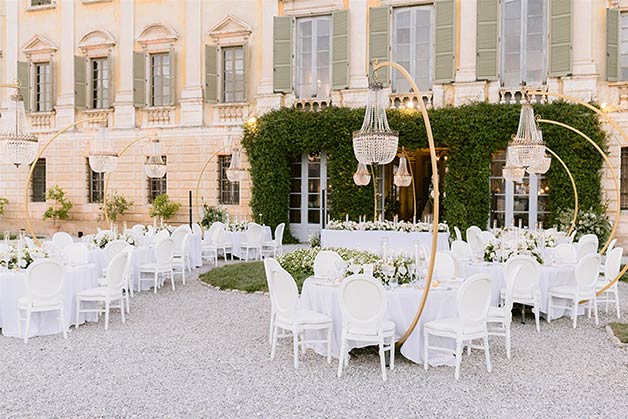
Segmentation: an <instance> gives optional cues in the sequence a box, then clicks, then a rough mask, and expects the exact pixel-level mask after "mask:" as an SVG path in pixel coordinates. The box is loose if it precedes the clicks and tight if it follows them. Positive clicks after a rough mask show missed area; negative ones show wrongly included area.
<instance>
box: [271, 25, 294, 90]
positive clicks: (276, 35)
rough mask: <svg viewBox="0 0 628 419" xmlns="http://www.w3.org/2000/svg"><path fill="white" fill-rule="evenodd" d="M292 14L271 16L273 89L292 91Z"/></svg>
mask: <svg viewBox="0 0 628 419" xmlns="http://www.w3.org/2000/svg"><path fill="white" fill-rule="evenodd" d="M293 21H294V18H293V17H292V16H275V17H274V18H273V91H274V92H276V93H290V92H291V91H292V78H293V74H292V58H293V57H292V48H293V45H292V30H293Z"/></svg>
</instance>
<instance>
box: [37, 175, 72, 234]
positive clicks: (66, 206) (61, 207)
mask: <svg viewBox="0 0 628 419" xmlns="http://www.w3.org/2000/svg"><path fill="white" fill-rule="evenodd" d="M46 200H48V201H52V205H51V206H49V207H48V209H47V210H46V212H44V215H43V216H42V217H41V218H42V219H43V220H44V221H46V220H49V219H52V229H51V230H56V231H59V226H58V225H57V220H67V219H68V218H70V214H69V212H70V209H71V208H72V203H71V202H70V201H68V199H67V198H66V197H65V191H64V190H63V189H61V188H60V187H59V185H55V186H54V187H53V188H52V189H50V190H48V192H47V193H46Z"/></svg>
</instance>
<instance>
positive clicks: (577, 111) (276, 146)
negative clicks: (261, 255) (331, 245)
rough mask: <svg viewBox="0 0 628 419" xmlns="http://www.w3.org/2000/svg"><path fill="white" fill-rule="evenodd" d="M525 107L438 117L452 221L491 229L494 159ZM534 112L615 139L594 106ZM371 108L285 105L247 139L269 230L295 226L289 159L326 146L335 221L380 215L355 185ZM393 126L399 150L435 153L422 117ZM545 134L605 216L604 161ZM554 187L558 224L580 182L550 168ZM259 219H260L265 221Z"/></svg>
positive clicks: (402, 118) (435, 125)
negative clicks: (358, 138) (356, 147)
mask: <svg viewBox="0 0 628 419" xmlns="http://www.w3.org/2000/svg"><path fill="white" fill-rule="evenodd" d="M519 111H520V106H519V105H514V104H513V105H499V104H487V103H478V104H471V105H465V106H459V107H447V108H439V109H433V110H430V111H429V116H430V121H431V126H432V132H433V134H434V140H435V142H436V146H437V147H446V148H447V149H448V155H449V160H448V165H447V173H446V175H445V179H444V183H445V186H444V191H445V197H444V202H443V207H444V214H443V217H442V218H443V219H445V220H446V221H447V222H448V223H449V224H450V225H457V226H460V227H461V228H466V227H468V226H470V225H479V226H483V225H485V224H486V222H487V219H488V217H489V211H490V185H489V181H488V179H489V176H490V162H491V158H492V154H493V153H495V152H496V151H498V150H501V149H505V148H506V146H507V144H508V141H509V140H510V138H511V136H512V135H513V134H514V133H515V132H516V131H517V125H518V122H519ZM534 111H535V114H537V115H540V116H541V117H542V118H544V119H550V120H556V121H559V122H563V123H565V124H568V125H571V126H573V127H575V128H577V129H579V130H580V131H582V132H583V133H585V134H586V135H588V136H589V137H590V138H591V139H592V140H593V141H595V142H596V143H597V144H599V145H600V146H601V147H602V149H605V147H606V134H605V132H604V131H603V129H602V127H601V125H600V122H599V120H598V117H597V114H596V113H595V112H593V111H592V110H590V109H588V108H586V107H584V106H579V105H574V104H570V103H566V102H553V103H551V104H537V105H535V106H534ZM363 117H364V109H351V108H337V107H329V108H327V109H325V110H322V111H319V112H305V111H299V110H295V109H291V108H282V109H279V110H275V111H272V112H269V113H267V114H265V115H263V116H262V117H260V118H259V119H258V120H257V123H256V124H255V125H247V126H246V127H245V134H244V139H243V144H244V147H245V148H246V150H247V153H248V157H249V161H250V163H251V178H252V181H253V194H252V199H251V206H252V210H253V214H255V218H256V219H258V218H259V217H260V216H261V217H262V218H263V221H264V222H265V223H266V224H269V225H271V226H272V227H274V226H275V225H277V224H279V223H282V222H286V223H287V222H288V204H289V193H290V161H291V160H292V159H295V158H298V157H299V156H301V154H302V153H311V152H317V151H322V150H325V151H326V152H327V155H328V166H327V167H328V169H327V170H328V176H329V178H330V181H329V187H330V190H331V197H330V201H331V202H330V215H331V217H332V218H344V217H345V214H348V216H349V218H351V219H357V218H358V217H359V216H361V215H364V214H371V213H372V212H373V188H372V186H371V185H369V186H366V187H359V186H356V185H355V184H354V183H353V177H352V175H353V172H354V171H355V168H356V165H357V161H356V159H355V157H354V155H353V149H352V137H351V134H352V132H353V131H355V130H357V129H359V128H360V126H361V124H362V119H363ZM388 121H389V123H390V126H391V128H393V129H395V130H397V131H399V145H400V146H406V147H407V148H409V149H418V148H426V147H427V134H426V130H425V125H424V123H423V118H422V116H421V113H420V112H410V111H403V110H389V111H388ZM541 129H542V130H543V138H544V140H545V142H546V143H547V144H548V146H549V147H550V148H551V149H552V150H553V151H555V152H556V153H557V154H558V155H559V156H561V158H562V159H563V160H564V161H565V163H566V164H567V165H568V166H569V168H570V169H571V171H572V174H573V176H574V178H575V181H576V184H577V186H578V192H579V200H580V206H581V207H582V208H592V209H593V210H600V209H601V208H602V205H603V203H602V202H601V184H600V182H601V168H602V163H603V160H602V157H601V156H600V155H599V154H598V153H597V152H596V151H595V149H594V147H593V146H592V145H590V144H589V143H588V142H586V140H584V139H583V138H581V137H580V136H579V135H578V134H576V133H573V132H571V131H569V130H567V129H565V128H562V127H558V126H555V125H550V124H543V125H542V126H541ZM546 176H547V179H548V183H549V186H550V190H549V203H548V211H549V212H550V217H549V218H550V222H552V223H554V222H555V221H556V217H557V216H558V213H559V211H560V210H561V209H565V208H573V205H574V202H573V192H572V188H571V183H570V182H569V178H568V177H567V175H566V173H565V171H564V169H563V168H562V166H560V165H559V164H552V166H551V168H550V170H549V171H548V172H547V175H546ZM257 221H260V220H259V219H258V220H257Z"/></svg>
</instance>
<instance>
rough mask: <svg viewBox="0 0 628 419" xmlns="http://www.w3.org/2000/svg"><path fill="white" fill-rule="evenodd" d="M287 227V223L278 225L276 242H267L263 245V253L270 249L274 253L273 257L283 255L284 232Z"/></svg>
mask: <svg viewBox="0 0 628 419" xmlns="http://www.w3.org/2000/svg"><path fill="white" fill-rule="evenodd" d="M285 227H286V224H285V223H281V224H278V225H277V227H276V228H275V240H270V241H265V242H264V243H262V251H264V250H265V249H268V250H269V252H272V254H273V257H275V258H276V257H277V255H278V254H279V255H281V254H283V231H284V229H285Z"/></svg>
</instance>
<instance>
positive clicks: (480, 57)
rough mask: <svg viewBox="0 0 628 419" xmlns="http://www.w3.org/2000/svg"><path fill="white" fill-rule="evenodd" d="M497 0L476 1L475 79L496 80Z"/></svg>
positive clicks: (497, 74)
mask: <svg viewBox="0 0 628 419" xmlns="http://www.w3.org/2000/svg"><path fill="white" fill-rule="evenodd" d="M498 18H499V0H478V16H477V54H476V58H477V60H476V64H475V69H476V78H477V79H478V80H497V78H498V77H499V72H498V68H497V63H498V53H499V52H498V51H499V50H498V48H497V43H498V40H499V22H498Z"/></svg>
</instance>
